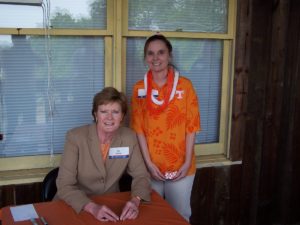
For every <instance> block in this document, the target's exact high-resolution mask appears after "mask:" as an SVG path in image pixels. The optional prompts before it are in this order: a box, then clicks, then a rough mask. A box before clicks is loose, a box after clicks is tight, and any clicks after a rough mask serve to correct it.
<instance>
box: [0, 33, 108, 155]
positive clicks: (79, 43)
mask: <svg viewBox="0 0 300 225" xmlns="http://www.w3.org/2000/svg"><path fill="white" fill-rule="evenodd" d="M0 40H1V41H0V49H1V52H0V65H1V67H0V72H1V73H0V85H1V86H0V87H1V88H0V96H1V107H0V111H1V112H0V115H1V118H0V122H1V123H0V125H1V126H0V133H2V134H3V137H4V139H3V140H2V141H0V156H1V157H6V156H22V155H39V154H49V153H50V152H51V153H52V152H53V153H60V152H62V150H63V144H64V138H65V132H66V131H67V130H69V129H70V128H73V127H75V126H80V125H83V124H86V123H91V122H92V116H91V108H92V98H93V96H94V94H95V93H96V92H98V91H99V90H100V89H101V88H102V87H104V41H103V38H94V37H51V38H50V40H48V39H47V38H45V37H38V36H27V37H26V36H13V37H12V38H11V39H10V38H9V36H0ZM4 40H5V41H4ZM11 40H12V42H11ZM3 43H6V44H3ZM47 49H49V51H47Z"/></svg>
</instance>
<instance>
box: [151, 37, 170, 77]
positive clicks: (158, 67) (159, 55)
mask: <svg viewBox="0 0 300 225" xmlns="http://www.w3.org/2000/svg"><path fill="white" fill-rule="evenodd" d="M170 60H171V56H170V52H169V49H168V48H167V46H166V44H165V43H164V42H163V41H161V40H155V41H152V42H150V43H149V45H148V48H147V49H146V52H145V61H146V63H147V64H148V66H149V69H150V70H151V71H152V73H160V72H167V71H168V65H169V62H170Z"/></svg>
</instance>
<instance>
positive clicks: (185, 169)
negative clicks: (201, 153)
mask: <svg viewBox="0 0 300 225" xmlns="http://www.w3.org/2000/svg"><path fill="white" fill-rule="evenodd" d="M189 168H190V165H188V164H186V163H185V164H183V165H182V167H180V169H179V170H178V171H177V173H176V176H175V177H174V179H173V181H178V180H180V179H181V178H184V177H185V176H186V175H187V172H188V170H189Z"/></svg>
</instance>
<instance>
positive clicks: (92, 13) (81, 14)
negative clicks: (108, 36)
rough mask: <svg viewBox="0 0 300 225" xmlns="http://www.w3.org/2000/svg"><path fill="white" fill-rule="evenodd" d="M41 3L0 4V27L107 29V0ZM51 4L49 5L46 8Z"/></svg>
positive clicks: (60, 0) (58, 0)
mask: <svg viewBox="0 0 300 225" xmlns="http://www.w3.org/2000/svg"><path fill="white" fill-rule="evenodd" d="M48 1H49V2H50V5H49V4H46V3H47V1H44V4H43V5H41V6H26V5H9V4H0V27H17V28H42V27H46V25H45V23H46V22H47V21H48V20H49V18H48V15H49V13H48V12H49V9H50V25H51V26H52V28H80V29H85V28H86V29H96V28H98V29H106V0H92V1H91V0H73V1H68V0H51V1H50V0H48ZM49 6H50V8H49Z"/></svg>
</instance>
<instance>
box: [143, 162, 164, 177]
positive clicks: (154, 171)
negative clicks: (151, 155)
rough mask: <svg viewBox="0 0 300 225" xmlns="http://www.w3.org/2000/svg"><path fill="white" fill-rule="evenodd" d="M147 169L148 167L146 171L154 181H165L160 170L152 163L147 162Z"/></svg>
mask: <svg viewBox="0 0 300 225" xmlns="http://www.w3.org/2000/svg"><path fill="white" fill-rule="evenodd" d="M147 167H148V170H149V172H150V174H151V176H152V177H153V178H154V179H155V180H160V181H164V180H165V176H164V175H163V174H162V173H161V172H160V170H159V169H158V167H157V166H156V165H155V164H154V163H152V162H148V163H147Z"/></svg>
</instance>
